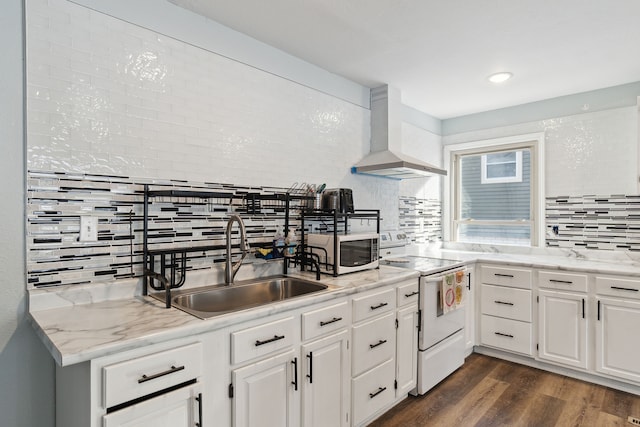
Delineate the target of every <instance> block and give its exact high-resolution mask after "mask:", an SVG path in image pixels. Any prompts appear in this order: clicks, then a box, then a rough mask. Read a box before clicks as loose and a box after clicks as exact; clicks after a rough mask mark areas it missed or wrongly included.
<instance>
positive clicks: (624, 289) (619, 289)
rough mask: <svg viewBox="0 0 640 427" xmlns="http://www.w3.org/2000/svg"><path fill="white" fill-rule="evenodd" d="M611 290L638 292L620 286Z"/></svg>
mask: <svg viewBox="0 0 640 427" xmlns="http://www.w3.org/2000/svg"><path fill="white" fill-rule="evenodd" d="M611 289H615V290H616V291H629V292H638V289H635V288H621V287H620V286H612V287H611Z"/></svg>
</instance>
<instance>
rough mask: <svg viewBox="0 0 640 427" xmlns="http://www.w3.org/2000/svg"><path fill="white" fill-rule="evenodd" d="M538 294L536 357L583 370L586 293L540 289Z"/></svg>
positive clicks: (584, 365) (585, 340) (585, 355)
mask: <svg viewBox="0 0 640 427" xmlns="http://www.w3.org/2000/svg"><path fill="white" fill-rule="evenodd" d="M538 297H539V305H538V358H539V359H542V360H548V361H550V362H555V363H561V364H563V365H568V366H572V367H574V368H580V369H587V316H586V297H587V296H586V295H583V294H573V293H568V292H556V291H548V290H540V291H539V293H538Z"/></svg>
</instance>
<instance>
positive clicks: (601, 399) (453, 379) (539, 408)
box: [371, 353, 640, 427]
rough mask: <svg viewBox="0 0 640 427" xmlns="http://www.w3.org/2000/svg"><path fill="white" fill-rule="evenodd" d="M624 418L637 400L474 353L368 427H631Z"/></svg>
mask: <svg viewBox="0 0 640 427" xmlns="http://www.w3.org/2000/svg"><path fill="white" fill-rule="evenodd" d="M639 363H640V361H639ZM628 416H634V417H637V418H640V396H636V395H633V394H629V393H625V392H621V391H617V390H613V389H610V388H607V387H603V386H599V385H595V384H590V383H587V382H584V381H580V380H576V379H573V378H568V377H564V376H562V375H557V374H553V373H550V372H545V371H541V370H539V369H535V368H530V367H528V366H522V365H519V364H517V363H512V362H508V361H505V360H500V359H495V358H493V357H489V356H484V355H481V354H475V353H474V354H472V355H471V356H469V357H468V358H467V360H466V362H465V364H464V365H463V366H462V367H461V368H460V369H458V370H457V371H456V372H454V373H453V374H452V375H451V376H449V378H447V379H446V380H444V381H443V382H441V383H440V384H438V385H437V386H436V387H435V388H433V389H432V390H431V391H429V393H427V394H425V395H423V396H419V397H413V396H409V398H407V399H406V400H404V401H403V402H402V403H400V404H399V405H397V406H396V407H395V408H393V409H392V410H391V411H389V412H387V413H386V414H384V415H383V416H382V417H380V418H379V419H377V420H376V421H375V422H373V423H372V424H371V426H375V427H390V426H402V427H411V426H456V427H458V426H460V427H467V426H483V427H485V426H491V427H493V426H510V427H511V426H531V427H546V426H558V427H561V426H562V427H564V426H575V427H579V426H584V427H592V426H597V427H599V426H603V427H605V426H606V427H610V426H625V427H631V426H632V425H633V424H630V423H629V422H627V417H628Z"/></svg>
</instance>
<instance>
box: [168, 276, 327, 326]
mask: <svg viewBox="0 0 640 427" xmlns="http://www.w3.org/2000/svg"><path fill="white" fill-rule="evenodd" d="M328 288H329V286H328V285H324V284H322V283H318V282H312V281H310V280H305V279H299V278H297V277H281V276H277V277H269V278H263V279H256V280H251V281H248V282H236V283H234V284H232V285H229V286H224V285H222V286H215V287H207V288H204V289H198V290H191V291H190V290H185V291H178V292H176V296H174V297H173V298H172V303H173V306H174V307H176V308H179V309H181V310H183V311H186V312H187V313H190V314H192V315H194V316H196V317H200V318H202V319H207V318H210V317H214V316H219V315H221V314H225V313H230V312H234V311H238V310H245V309H248V308H253V307H259V306H261V305H265V304H271V303H275V302H280V301H285V300H288V299H291V298H295V297H299V296H302V295H307V294H311V293H314V292H320V291H324V290H327V289H328Z"/></svg>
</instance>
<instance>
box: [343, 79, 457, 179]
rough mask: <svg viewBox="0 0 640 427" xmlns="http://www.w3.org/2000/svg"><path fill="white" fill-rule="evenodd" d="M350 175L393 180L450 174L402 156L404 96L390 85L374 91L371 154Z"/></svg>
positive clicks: (420, 161) (352, 169)
mask: <svg viewBox="0 0 640 427" xmlns="http://www.w3.org/2000/svg"><path fill="white" fill-rule="evenodd" d="M351 172H353V173H358V174H366V175H375V176H379V177H382V178H390V179H408V178H424V177H427V176H433V175H446V174H447V171H446V170H444V169H442V168H439V167H437V166H434V165H431V164H429V163H426V162H424V161H422V160H419V159H416V158H415V157H411V156H407V155H406V154H403V153H402V101H401V95H400V91H399V90H397V89H395V88H393V87H390V86H388V85H385V86H381V87H377V88H375V89H372V90H371V152H370V153H369V154H368V155H367V156H366V157H365V158H364V159H362V160H360V162H358V163H357V164H356V165H355V166H354V167H352V168H351Z"/></svg>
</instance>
